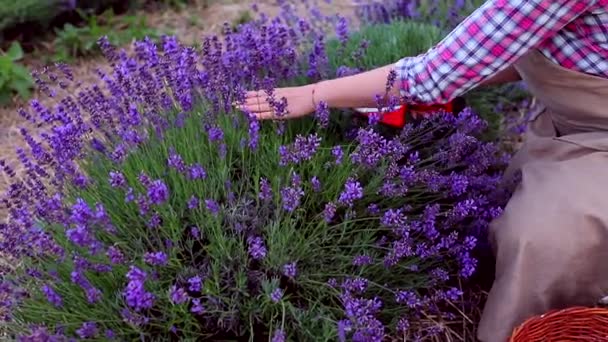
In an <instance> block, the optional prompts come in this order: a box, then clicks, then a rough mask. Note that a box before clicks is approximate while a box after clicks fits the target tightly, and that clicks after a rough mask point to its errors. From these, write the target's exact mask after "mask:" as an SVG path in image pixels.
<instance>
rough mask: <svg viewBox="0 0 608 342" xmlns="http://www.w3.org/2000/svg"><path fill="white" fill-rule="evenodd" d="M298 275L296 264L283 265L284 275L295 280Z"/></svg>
mask: <svg viewBox="0 0 608 342" xmlns="http://www.w3.org/2000/svg"><path fill="white" fill-rule="evenodd" d="M297 273H298V269H297V265H296V262H295V261H294V262H291V263H288V264H285V265H283V274H284V275H285V276H286V277H289V278H295V277H296V275H297Z"/></svg>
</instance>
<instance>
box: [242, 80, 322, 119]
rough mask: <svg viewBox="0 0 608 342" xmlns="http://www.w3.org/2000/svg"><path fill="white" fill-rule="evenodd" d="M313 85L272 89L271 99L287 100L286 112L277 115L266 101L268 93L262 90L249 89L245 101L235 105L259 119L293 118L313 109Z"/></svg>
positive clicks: (304, 114)
mask: <svg viewBox="0 0 608 342" xmlns="http://www.w3.org/2000/svg"><path fill="white" fill-rule="evenodd" d="M313 90H314V85H305V86H301V87H289V88H277V89H275V90H274V91H273V99H274V101H276V102H281V100H282V99H283V98H285V99H286V100H287V108H286V110H285V111H286V113H285V114H283V115H280V114H279V115H277V113H276V111H275V108H273V106H272V105H271V104H270V103H269V102H268V94H267V93H266V92H265V91H263V90H257V91H249V92H247V93H246V94H245V102H244V103H242V104H238V105H237V107H238V108H239V109H241V110H244V111H247V112H249V113H252V114H253V115H255V116H256V117H257V118H258V119H259V120H268V119H273V120H282V119H294V118H298V117H302V116H306V115H309V114H311V113H313V112H314V111H315V104H314V99H313Z"/></svg>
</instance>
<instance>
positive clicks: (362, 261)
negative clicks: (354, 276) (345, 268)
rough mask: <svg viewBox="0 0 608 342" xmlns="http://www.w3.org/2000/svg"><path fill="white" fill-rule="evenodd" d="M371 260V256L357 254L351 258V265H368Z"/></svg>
mask: <svg viewBox="0 0 608 342" xmlns="http://www.w3.org/2000/svg"><path fill="white" fill-rule="evenodd" d="M372 262H373V260H372V258H371V257H370V256H368V255H358V256H356V257H355V258H354V259H353V265H355V266H364V265H370V264H371V263H372Z"/></svg>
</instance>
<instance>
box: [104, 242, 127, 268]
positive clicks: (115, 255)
mask: <svg viewBox="0 0 608 342" xmlns="http://www.w3.org/2000/svg"><path fill="white" fill-rule="evenodd" d="M106 255H107V256H108V258H109V259H110V261H111V262H112V263H113V264H116V265H119V264H122V263H124V261H125V257H124V255H123V254H122V252H121V251H120V249H119V248H118V247H116V246H110V247H108V251H107V252H106Z"/></svg>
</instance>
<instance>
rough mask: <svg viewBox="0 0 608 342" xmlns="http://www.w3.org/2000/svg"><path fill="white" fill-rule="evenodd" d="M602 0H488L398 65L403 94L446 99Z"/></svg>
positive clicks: (414, 99) (417, 99) (429, 100)
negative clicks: (432, 44)
mask: <svg viewBox="0 0 608 342" xmlns="http://www.w3.org/2000/svg"><path fill="white" fill-rule="evenodd" d="M597 1H598V0H489V1H487V2H486V3H485V4H484V5H482V6H481V7H479V8H478V9H477V10H476V11H475V12H473V13H472V14H471V15H470V16H469V17H468V18H466V19H465V20H464V21H463V22H462V23H460V25H458V26H457V27H456V28H455V29H454V30H453V31H452V32H451V33H450V34H449V35H448V36H447V37H445V38H444V39H443V40H442V41H441V42H439V44H437V45H436V46H435V47H433V48H432V49H430V50H429V51H428V52H426V53H424V54H422V55H419V56H415V57H406V58H403V59H401V60H399V61H398V62H397V63H396V65H395V71H396V72H397V81H398V82H399V86H400V90H401V95H402V96H403V97H404V98H406V99H408V101H411V102H415V103H447V102H449V101H451V100H452V99H454V98H455V97H456V96H459V95H462V94H463V93H466V92H467V91H469V90H471V89H472V88H474V87H476V86H477V85H478V84H480V83H481V82H482V81H484V80H485V79H487V78H489V77H491V76H492V75H494V74H495V73H497V72H499V71H501V70H503V69H505V68H506V67H508V66H509V65H511V64H512V63H513V62H515V61H516V60H517V59H518V58H519V57H521V56H522V55H524V54H525V53H526V52H528V51H529V50H531V49H533V48H536V47H538V46H540V45H541V44H542V43H543V42H545V41H546V40H547V39H549V38H551V37H552V36H554V35H555V34H556V33H557V32H559V30H561V29H562V28H563V27H564V26H566V25H567V24H568V23H569V22H571V21H572V20H574V19H576V18H577V17H578V16H579V15H581V14H582V13H584V12H585V11H587V10H588V9H589V7H591V6H593V5H594V4H595V2H597Z"/></svg>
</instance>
